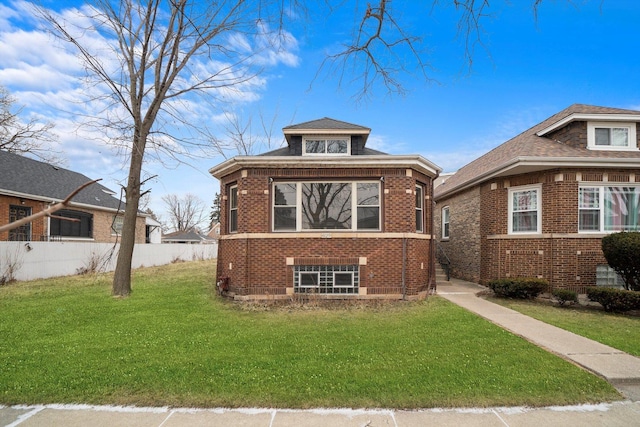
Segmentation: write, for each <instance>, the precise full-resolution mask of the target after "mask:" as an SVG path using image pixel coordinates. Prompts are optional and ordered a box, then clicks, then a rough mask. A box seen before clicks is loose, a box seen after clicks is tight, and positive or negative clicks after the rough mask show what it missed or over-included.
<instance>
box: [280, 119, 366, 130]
mask: <svg viewBox="0 0 640 427" xmlns="http://www.w3.org/2000/svg"><path fill="white" fill-rule="evenodd" d="M309 129H318V130H320V129H323V130H358V131H370V130H371V129H369V128H367V127H364V126H360V125H354V124H352V123H347V122H343V121H340V120H335V119H331V118H329V117H323V118H322V119H318V120H311V121H308V122H304V123H298V124H296V125H290V126H285V127H284V128H282V130H283V131H285V132H286V131H287V130H309Z"/></svg>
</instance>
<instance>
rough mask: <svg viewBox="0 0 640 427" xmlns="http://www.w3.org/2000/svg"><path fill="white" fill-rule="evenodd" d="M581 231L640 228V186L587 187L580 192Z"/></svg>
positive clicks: (633, 229)
mask: <svg viewBox="0 0 640 427" xmlns="http://www.w3.org/2000/svg"><path fill="white" fill-rule="evenodd" d="M578 230H579V231H583V232H604V233H606V232H615V231H637V230H640V186H626V187H608V186H588V187H587V186H585V187H580V189H579V192H578Z"/></svg>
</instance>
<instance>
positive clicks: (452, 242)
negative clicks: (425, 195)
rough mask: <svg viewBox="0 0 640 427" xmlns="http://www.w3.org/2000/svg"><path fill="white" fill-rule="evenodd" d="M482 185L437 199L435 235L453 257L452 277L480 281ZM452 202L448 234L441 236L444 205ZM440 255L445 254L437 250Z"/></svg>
mask: <svg viewBox="0 0 640 427" xmlns="http://www.w3.org/2000/svg"><path fill="white" fill-rule="evenodd" d="M479 205H480V188H479V187H475V188H473V189H471V190H469V191H466V192H464V193H461V194H457V195H454V196H453V197H450V198H448V199H444V200H441V201H438V203H437V204H436V209H435V212H434V217H435V219H434V228H435V236H436V239H437V240H438V243H439V245H440V248H441V249H442V251H443V252H444V254H446V256H447V258H448V259H449V261H450V270H449V271H450V273H451V275H452V276H453V277H458V278H460V279H464V280H469V281H471V282H478V281H480V265H481V262H482V257H481V245H480V242H481V240H480V209H478V206H479ZM445 206H449V238H448V239H443V238H442V208H444V207H445ZM438 256H439V257H441V256H442V255H441V254H440V253H438Z"/></svg>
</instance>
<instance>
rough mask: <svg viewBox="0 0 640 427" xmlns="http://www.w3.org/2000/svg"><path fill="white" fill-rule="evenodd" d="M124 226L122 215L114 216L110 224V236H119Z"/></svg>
mask: <svg viewBox="0 0 640 427" xmlns="http://www.w3.org/2000/svg"><path fill="white" fill-rule="evenodd" d="M123 226H124V215H114V216H113V220H112V222H111V235H112V236H120V235H121V234H122V227H123Z"/></svg>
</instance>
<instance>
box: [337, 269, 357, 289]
mask: <svg viewBox="0 0 640 427" xmlns="http://www.w3.org/2000/svg"><path fill="white" fill-rule="evenodd" d="M353 273H354V272H353V271H335V270H334V271H333V279H332V280H333V285H332V287H333V288H339V289H351V288H353V287H354V280H353V278H354V274H353ZM336 274H348V275H349V276H351V285H346V286H344V285H343V286H340V285H336Z"/></svg>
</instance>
